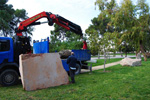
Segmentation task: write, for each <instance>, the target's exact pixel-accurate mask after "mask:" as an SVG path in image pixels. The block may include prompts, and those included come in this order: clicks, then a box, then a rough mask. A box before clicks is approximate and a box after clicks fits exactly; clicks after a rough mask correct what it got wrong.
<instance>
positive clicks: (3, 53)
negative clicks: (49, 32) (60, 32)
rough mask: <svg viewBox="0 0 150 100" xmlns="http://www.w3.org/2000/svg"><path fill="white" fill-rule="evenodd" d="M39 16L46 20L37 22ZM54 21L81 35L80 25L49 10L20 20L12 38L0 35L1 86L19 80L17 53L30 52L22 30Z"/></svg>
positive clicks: (15, 82) (50, 23)
mask: <svg viewBox="0 0 150 100" xmlns="http://www.w3.org/2000/svg"><path fill="white" fill-rule="evenodd" d="M41 18H47V20H48V21H47V22H37V20H39V19H41ZM43 23H48V25H49V26H52V25H53V24H54V23H55V24H58V25H59V26H61V27H63V28H65V29H67V30H68V31H72V32H74V33H76V34H78V35H80V36H81V37H82V35H83V34H82V30H81V27H80V26H79V25H77V24H75V23H73V22H71V21H69V20H67V19H65V18H64V17H62V16H59V15H55V14H52V13H50V12H41V13H39V14H37V15H35V16H33V17H31V18H28V19H26V20H24V21H22V22H21V23H20V24H19V27H18V28H16V30H15V32H16V36H15V38H14V40H13V39H12V38H10V37H0V84H1V85H2V86H11V85H15V84H17V83H18V81H19V76H20V73H19V55H20V54H27V53H31V45H30V39H29V38H28V37H24V36H23V34H22V32H25V31H27V28H28V27H29V26H33V25H40V24H43Z"/></svg>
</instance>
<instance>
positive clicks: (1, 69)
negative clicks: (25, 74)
mask: <svg viewBox="0 0 150 100" xmlns="http://www.w3.org/2000/svg"><path fill="white" fill-rule="evenodd" d="M20 40H21V41H22V42H21V41H20ZM27 41H28V42H27ZM28 43H29V39H27V38H19V37H17V38H16V39H14V40H13V39H12V38H10V37H0V85H2V86H11V85H15V84H17V83H18V81H19V76H20V74H19V55H20V54H24V53H26V51H28V50H29V49H28V47H29V45H28Z"/></svg>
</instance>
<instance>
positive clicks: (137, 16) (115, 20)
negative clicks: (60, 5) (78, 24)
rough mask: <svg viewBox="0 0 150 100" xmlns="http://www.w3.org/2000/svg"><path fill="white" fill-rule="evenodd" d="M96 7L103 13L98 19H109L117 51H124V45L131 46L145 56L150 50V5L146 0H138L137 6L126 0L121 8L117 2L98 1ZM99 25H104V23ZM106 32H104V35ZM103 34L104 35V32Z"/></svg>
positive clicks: (108, 25) (112, 0) (113, 0)
mask: <svg viewBox="0 0 150 100" xmlns="http://www.w3.org/2000/svg"><path fill="white" fill-rule="evenodd" d="M95 5H97V6H98V7H99V10H100V11H101V12H100V14H99V17H98V18H100V19H105V18H106V17H107V18H109V21H108V23H107V27H110V28H111V29H112V31H109V32H111V33H112V34H111V36H112V37H114V38H111V41H112V42H113V44H115V47H116V50H119V49H120V47H122V48H121V49H124V48H125V47H124V46H122V44H123V43H125V44H129V45H130V46H131V47H133V48H134V49H135V50H136V51H139V50H140V51H142V53H143V54H144V53H145V51H146V50H149V48H150V46H149V45H148V44H149V43H150V42H149V39H150V31H149V25H150V23H149V22H150V17H149V15H150V14H149V5H148V4H147V3H146V2H145V0H138V2H137V4H136V5H134V4H133V3H132V1H131V0H124V1H122V2H121V4H120V5H119V6H118V5H117V4H116V3H115V0H111V1H107V0H96V2H95ZM99 24H102V22H101V23H99ZM93 27H95V26H93ZM99 28H103V27H102V26H101V27H99ZM107 29H108V28H107ZM104 30H106V29H104ZM106 32H107V31H106ZM106 32H104V35H105V33H106ZM101 34H103V32H102V31H101Z"/></svg>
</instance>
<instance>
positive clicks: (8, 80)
mask: <svg viewBox="0 0 150 100" xmlns="http://www.w3.org/2000/svg"><path fill="white" fill-rule="evenodd" d="M18 81H19V75H18V73H17V72H16V71H15V70H13V69H6V70H4V71H3V72H2V73H1V74H0V84H1V85H2V86H12V85H15V84H17V83H18Z"/></svg>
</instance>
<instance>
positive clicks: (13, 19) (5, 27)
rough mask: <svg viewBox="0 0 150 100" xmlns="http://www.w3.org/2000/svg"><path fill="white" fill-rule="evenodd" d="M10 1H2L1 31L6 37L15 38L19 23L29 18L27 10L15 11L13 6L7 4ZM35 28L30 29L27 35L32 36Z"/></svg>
mask: <svg viewBox="0 0 150 100" xmlns="http://www.w3.org/2000/svg"><path fill="white" fill-rule="evenodd" d="M7 2H8V0H1V1H0V31H1V34H0V35H3V36H5V37H7V36H10V37H13V36H14V35H15V34H14V33H15V28H17V26H18V25H19V23H20V22H21V21H23V20H25V19H27V18H28V16H27V12H26V10H25V9H16V10H14V9H13V6H12V5H11V4H7ZM32 31H33V28H31V27H29V29H28V31H27V32H26V34H31V32H32Z"/></svg>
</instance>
